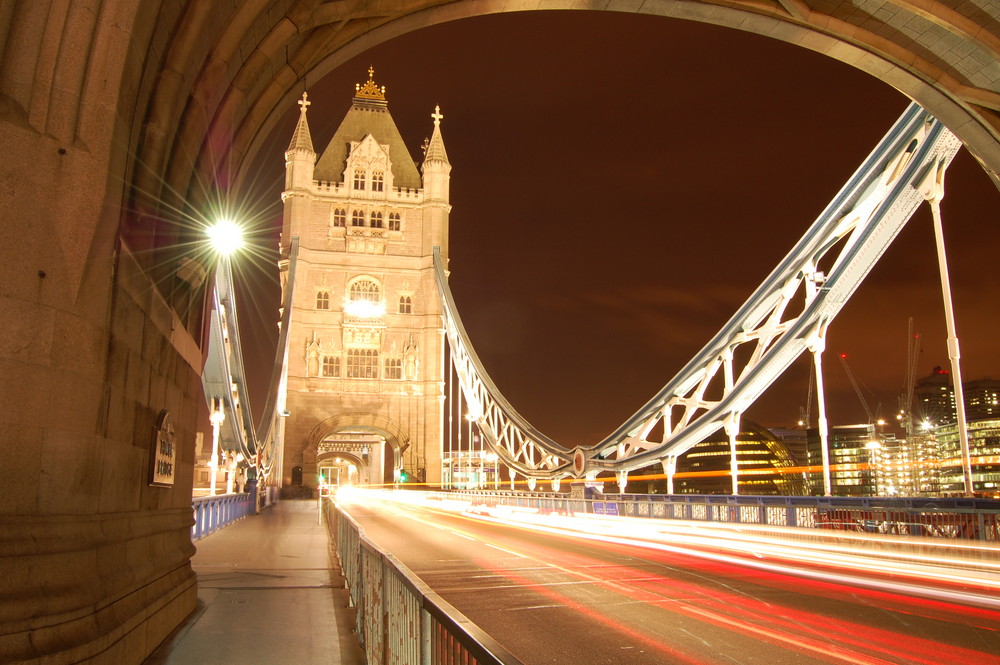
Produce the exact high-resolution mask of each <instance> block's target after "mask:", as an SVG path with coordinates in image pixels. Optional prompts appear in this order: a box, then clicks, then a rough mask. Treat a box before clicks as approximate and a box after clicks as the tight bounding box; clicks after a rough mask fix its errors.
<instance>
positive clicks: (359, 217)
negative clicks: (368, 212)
mask: <svg viewBox="0 0 1000 665" xmlns="http://www.w3.org/2000/svg"><path fill="white" fill-rule="evenodd" d="M364 225H365V212H364V211H363V210H352V211H351V226H364Z"/></svg>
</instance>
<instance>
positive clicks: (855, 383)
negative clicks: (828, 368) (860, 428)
mask: <svg viewBox="0 0 1000 665" xmlns="http://www.w3.org/2000/svg"><path fill="white" fill-rule="evenodd" d="M840 364H841V365H843V366H844V371H845V372H846V373H847V378H848V379H850V380H851V385H852V386H854V392H856V393H857V394H858V399H859V400H861V406H863V407H864V409H865V414H867V416H868V424H869V425H873V424H875V417H874V416H873V415H872V410H871V409H870V408H868V400H866V399H865V396H864V394H862V392H861V386H859V385H858V380H857V378H855V376H854V372H852V371H851V367H850V365H848V364H847V354H846V353H841V354H840Z"/></svg>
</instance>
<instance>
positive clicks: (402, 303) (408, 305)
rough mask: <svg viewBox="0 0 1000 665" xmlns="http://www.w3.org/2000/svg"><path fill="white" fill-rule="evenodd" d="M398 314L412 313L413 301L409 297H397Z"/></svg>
mask: <svg viewBox="0 0 1000 665" xmlns="http://www.w3.org/2000/svg"><path fill="white" fill-rule="evenodd" d="M399 313H400V314H412V313H413V301H412V300H411V299H410V296H400V297H399Z"/></svg>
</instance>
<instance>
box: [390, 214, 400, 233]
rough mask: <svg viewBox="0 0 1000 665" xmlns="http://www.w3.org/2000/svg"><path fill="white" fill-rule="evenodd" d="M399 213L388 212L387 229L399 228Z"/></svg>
mask: <svg viewBox="0 0 1000 665" xmlns="http://www.w3.org/2000/svg"><path fill="white" fill-rule="evenodd" d="M399 226H400V225H399V213H398V212H390V213H389V230H390V231H398V230H399Z"/></svg>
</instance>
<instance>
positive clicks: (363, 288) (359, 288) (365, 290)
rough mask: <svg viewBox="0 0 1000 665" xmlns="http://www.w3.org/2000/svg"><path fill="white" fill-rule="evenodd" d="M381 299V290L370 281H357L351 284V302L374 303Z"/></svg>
mask: <svg viewBox="0 0 1000 665" xmlns="http://www.w3.org/2000/svg"><path fill="white" fill-rule="evenodd" d="M381 299H382V289H380V288H379V286H378V284H376V283H375V282H374V281H372V280H370V279H359V280H357V281H355V282H352V283H351V290H350V300H351V302H359V301H362V300H364V301H367V302H371V303H376V302H378V301H379V300H381Z"/></svg>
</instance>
